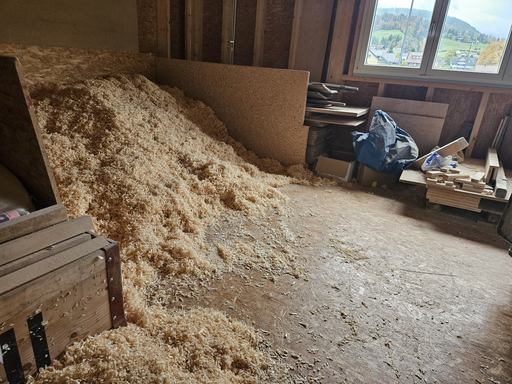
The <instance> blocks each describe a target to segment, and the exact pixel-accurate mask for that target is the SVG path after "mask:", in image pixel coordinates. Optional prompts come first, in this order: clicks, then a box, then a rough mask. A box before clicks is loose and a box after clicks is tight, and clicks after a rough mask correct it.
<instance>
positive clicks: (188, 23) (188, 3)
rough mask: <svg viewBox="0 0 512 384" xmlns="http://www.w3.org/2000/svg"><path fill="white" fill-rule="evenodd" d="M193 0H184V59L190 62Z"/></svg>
mask: <svg viewBox="0 0 512 384" xmlns="http://www.w3.org/2000/svg"><path fill="white" fill-rule="evenodd" d="M193 13H194V0H185V59H186V60H192V31H193V18H192V14H193Z"/></svg>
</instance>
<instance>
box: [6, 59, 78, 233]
mask: <svg viewBox="0 0 512 384" xmlns="http://www.w3.org/2000/svg"><path fill="white" fill-rule="evenodd" d="M0 163H1V164H3V165H4V166H5V167H6V168H7V169H8V170H9V171H11V172H12V173H13V174H14V175H15V176H16V177H17V178H18V179H19V181H20V182H21V183H22V184H23V186H24V187H25V189H26V190H27V191H28V193H29V195H30V196H31V197H32V202H33V204H34V206H35V207H36V211H34V212H32V213H31V214H30V215H27V216H22V217H19V218H16V219H13V220H10V221H7V222H4V223H0V243H3V242H5V241H8V240H11V239H14V238H16V237H20V236H23V235H26V234H29V233H31V232H33V231H37V230H39V229H42V228H46V227H49V226H51V225H54V224H57V223H60V222H63V221H65V220H67V218H68V217H67V212H66V209H65V208H64V207H63V206H62V205H61V204H60V203H61V201H60V197H59V193H58V189H57V185H56V183H55V180H54V176H53V172H52V170H51V167H50V165H49V161H48V157H47V155H46V152H45V149H44V144H43V141H42V137H41V133H40V130H39V127H38V124H37V118H36V115H35V112H34V106H33V105H32V100H31V98H30V95H29V92H28V86H27V83H26V81H25V78H24V76H23V70H22V68H21V64H20V62H19V61H18V59H16V58H15V57H10V56H0Z"/></svg>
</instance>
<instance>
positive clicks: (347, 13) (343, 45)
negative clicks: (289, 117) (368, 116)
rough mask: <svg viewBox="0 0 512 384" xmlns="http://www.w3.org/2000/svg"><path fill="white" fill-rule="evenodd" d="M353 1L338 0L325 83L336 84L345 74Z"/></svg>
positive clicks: (348, 55) (348, 54) (348, 53)
mask: <svg viewBox="0 0 512 384" xmlns="http://www.w3.org/2000/svg"><path fill="white" fill-rule="evenodd" d="M355 3H356V1H355V0H338V7H337V9H336V19H335V20H334V29H333V33H332V42H331V54H330V56H329V63H328V67H327V80H326V81H327V82H328V83H334V84H338V83H340V81H341V77H342V76H343V75H344V74H345V73H344V72H345V66H346V63H347V58H348V57H350V52H349V39H350V28H351V26H352V16H353V14H354V7H355V5H356V4H355Z"/></svg>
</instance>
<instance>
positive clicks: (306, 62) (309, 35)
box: [288, 0, 334, 81]
mask: <svg viewBox="0 0 512 384" xmlns="http://www.w3.org/2000/svg"><path fill="white" fill-rule="evenodd" d="M333 4H334V0H322V1H321V2H319V1H317V0H298V1H296V2H295V13H294V15H295V19H294V22H293V27H292V40H291V45H290V55H289V60H288V68H289V69H300V70H304V71H309V72H310V78H311V80H312V81H321V80H322V71H323V67H324V58H325V51H326V49H327V41H328V39H329V28H330V25H331V18H332V11H333Z"/></svg>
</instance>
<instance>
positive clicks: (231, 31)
mask: <svg viewBox="0 0 512 384" xmlns="http://www.w3.org/2000/svg"><path fill="white" fill-rule="evenodd" d="M235 16H236V9H235V0H224V2H223V7H222V46H221V61H222V62H223V63H224V64H233V56H234V55H233V53H234V52H233V49H234V43H232V41H235V20H236V17H235Z"/></svg>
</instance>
